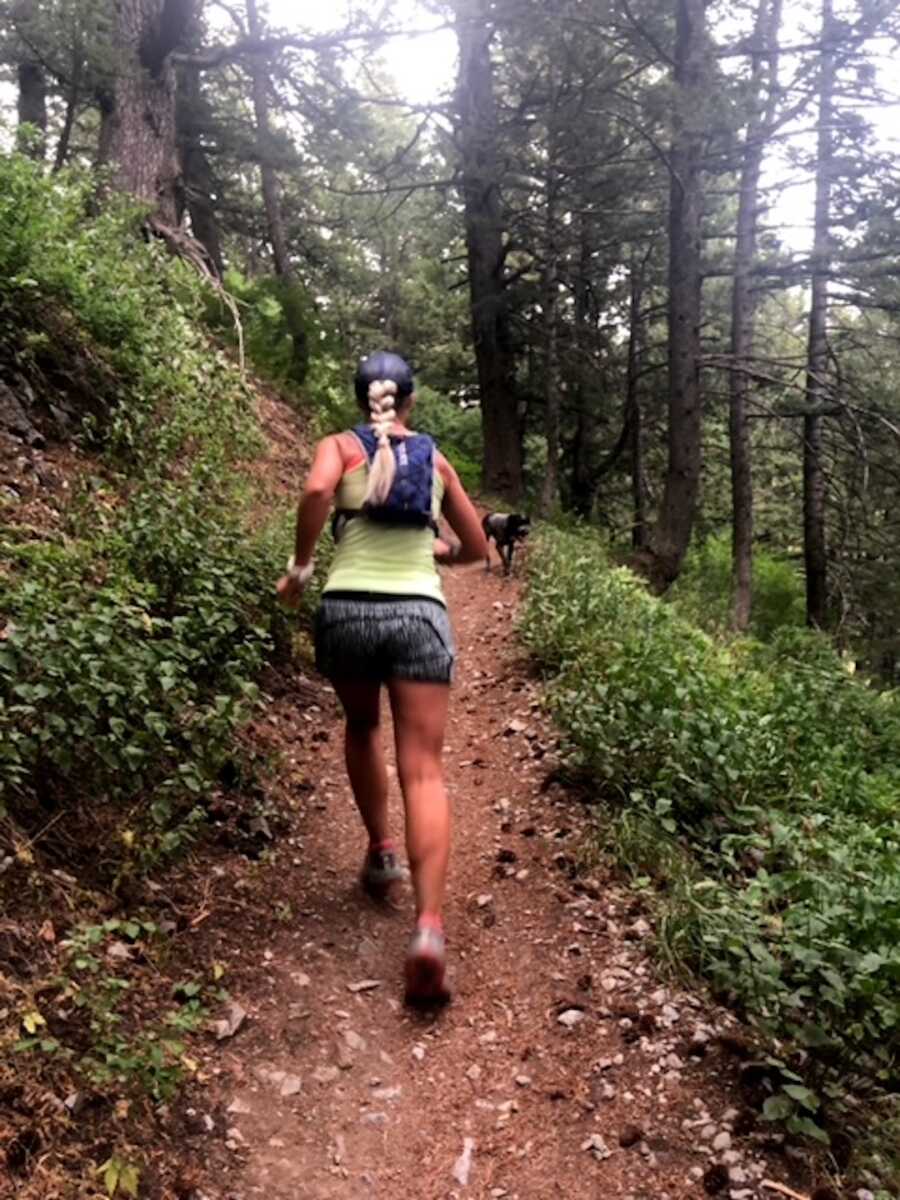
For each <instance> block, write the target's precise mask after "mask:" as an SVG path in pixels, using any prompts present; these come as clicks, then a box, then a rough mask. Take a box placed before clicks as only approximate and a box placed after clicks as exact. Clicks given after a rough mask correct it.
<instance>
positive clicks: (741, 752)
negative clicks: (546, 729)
mask: <svg viewBox="0 0 900 1200" xmlns="http://www.w3.org/2000/svg"><path fill="white" fill-rule="evenodd" d="M531 563H532V568H531V573H530V580H529V591H528V597H527V602H526V606H525V610H524V614H523V618H522V623H521V634H522V637H523V638H524V640H525V642H526V644H527V645H528V646H529V647H530V649H531V651H532V654H533V655H534V657H535V659H536V661H537V662H538V664H539V665H540V666H541V667H542V669H543V670H544V672H545V673H546V675H547V677H548V702H549V705H550V708H551V710H552V712H553V714H554V716H555V718H556V720H557V722H558V723H559V725H560V727H561V728H562V730H563V731H564V733H565V735H566V738H567V740H568V746H569V752H570V754H571V755H572V757H573V758H574V759H575V760H576V761H577V763H578V765H579V768H580V769H581V770H582V771H587V772H588V773H589V774H590V776H591V777H592V778H593V780H594V782H595V786H596V792H597V798H598V801H604V802H606V803H607V804H608V805H609V807H610V809H611V819H610V820H609V821H608V822H604V823H598V828H599V829H601V830H603V834H602V836H603V837H604V840H605V843H606V845H607V846H609V847H611V848H612V849H613V850H614V851H615V852H617V853H618V854H619V856H620V858H621V859H622V861H623V862H624V864H625V865H626V867H627V868H628V869H629V870H630V871H631V872H632V873H633V874H634V875H635V876H636V877H649V878H651V879H652V880H654V882H655V885H656V888H657V890H658V894H659V898H660V905H661V919H660V938H659V941H660V946H661V949H662V951H663V953H665V954H666V956H667V957H668V959H669V961H670V962H671V963H672V964H673V965H675V966H679V967H681V968H682V969H685V968H686V969H690V970H693V971H696V972H699V973H701V974H702V975H704V976H705V977H706V978H708V979H709V980H710V981H711V983H712V985H713V987H714V989H715V991H716V992H717V993H718V994H719V995H720V996H722V997H723V998H725V999H728V1000H730V1001H731V1002H732V1003H733V1004H735V1005H737V1006H738V1007H739V1008H740V1009H741V1010H742V1011H743V1012H744V1014H745V1016H746V1017H747V1019H748V1020H749V1021H751V1022H752V1023H753V1024H754V1025H755V1026H756V1027H757V1029H758V1030H759V1031H760V1034H761V1035H762V1036H764V1037H765V1038H768V1039H769V1040H770V1041H771V1043H772V1044H776V1043H778V1042H783V1043H786V1044H787V1045H789V1046H791V1047H793V1049H794V1051H795V1052H796V1053H797V1054H798V1058H797V1062H796V1063H795V1067H796V1065H797V1064H799V1063H801V1062H802V1063H805V1067H804V1069H803V1071H802V1072H801V1073H796V1074H792V1073H791V1072H792V1071H793V1070H794V1067H792V1066H791V1065H790V1064H784V1065H783V1066H782V1068H781V1070H780V1074H779V1078H781V1080H782V1086H781V1090H780V1091H779V1092H777V1094H776V1095H774V1096H773V1097H772V1100H771V1101H770V1103H769V1105H768V1107H767V1112H766V1115H767V1116H768V1117H770V1118H772V1119H776V1118H777V1119H779V1120H783V1121H785V1122H787V1124H788V1126H789V1128H791V1129H792V1130H793V1131H795V1132H802V1133H805V1134H807V1135H809V1136H813V1137H821V1136H824V1135H823V1125H822V1122H821V1114H822V1103H821V1102H822V1097H823V1096H824V1095H825V1092H824V1090H823V1089H824V1088H825V1087H826V1085H827V1084H828V1082H829V1081H830V1080H831V1079H832V1077H833V1072H834V1071H835V1069H836V1068H839V1067H842V1068H844V1070H845V1071H847V1072H852V1074H853V1075H854V1076H855V1075H857V1074H858V1073H859V1072H860V1071H863V1072H864V1073H865V1074H866V1075H867V1076H868V1079H869V1080H870V1082H871V1083H873V1084H875V1085H876V1086H879V1087H881V1088H885V1089H888V1088H891V1087H894V1086H895V1085H896V1080H897V1078H898V1072H900V989H898V986H897V984H898V980H900V949H898V946H900V909H898V906H897V895H898V893H900V834H898V824H897V816H898V796H900V698H898V696H897V695H896V694H894V693H890V692H878V691H876V690H875V689H873V688H872V687H869V686H867V685H866V683H865V681H863V680H860V679H859V678H857V677H856V676H855V675H854V674H853V672H852V670H850V669H848V664H847V663H846V662H845V661H844V660H843V659H842V658H841V657H840V656H839V655H838V654H837V653H836V652H835V651H834V650H833V649H832V647H831V646H830V645H829V643H828V642H827V641H826V639H824V638H823V637H822V636H820V635H817V634H813V633H810V632H808V631H806V630H802V629H796V628H792V627H791V626H790V624H788V625H787V626H786V627H785V628H783V629H781V630H780V631H776V632H774V633H773V636H772V637H771V640H770V641H769V642H768V644H764V643H755V642H752V641H748V640H746V639H744V640H735V641H726V640H722V639H721V638H720V639H718V640H715V639H713V638H712V637H710V636H709V635H707V634H705V633H703V632H701V631H700V630H698V629H697V628H696V626H694V625H692V624H691V623H690V622H689V621H687V620H686V619H685V618H684V616H683V615H682V613H681V611H680V607H681V606H680V605H673V604H670V603H666V602H662V601H660V600H658V599H655V598H654V597H652V596H651V595H649V594H648V593H647V591H646V590H645V589H644V587H643V585H642V584H641V583H640V582H639V581H638V580H637V579H636V578H635V577H634V576H632V575H631V574H630V573H629V572H628V571H626V570H624V569H623V568H619V567H614V566H613V565H611V563H610V562H609V561H608V559H607V557H606V555H605V552H604V550H603V549H602V547H601V545H600V542H599V540H598V539H597V538H596V536H595V535H593V534H591V533H589V532H585V531H581V532H578V531H571V532H562V531H559V530H552V529H543V530H542V531H541V532H540V533H539V534H538V544H537V546H536V548H535V551H534V553H533V554H532V556H531ZM798 1070H799V1068H798ZM801 1074H802V1077H801Z"/></svg>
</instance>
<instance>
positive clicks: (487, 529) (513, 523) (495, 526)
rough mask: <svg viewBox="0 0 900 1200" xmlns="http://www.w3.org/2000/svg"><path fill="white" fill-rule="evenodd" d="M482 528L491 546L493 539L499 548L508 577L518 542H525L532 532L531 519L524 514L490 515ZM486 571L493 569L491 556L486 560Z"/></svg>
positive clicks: (504, 572)
mask: <svg viewBox="0 0 900 1200" xmlns="http://www.w3.org/2000/svg"><path fill="white" fill-rule="evenodd" d="M481 528H482V529H483V530H484V535H485V537H486V538H487V539H488V543H489V544H490V540H491V538H493V539H494V542H495V543H496V546H497V551H498V553H499V555H500V558H501V560H502V562H503V574H504V575H508V574H509V572H510V570H511V569H512V557H513V551H514V550H515V548H516V542H524V541H525V539H526V538H527V537H528V534H529V531H530V530H531V518H530V517H526V516H523V515H522V513H488V515H487V516H486V517H485V518H484V520H483V521H482V522H481ZM484 569H485V570H486V571H489V570H490V569H491V560H490V556H488V558H487V559H485V564H484Z"/></svg>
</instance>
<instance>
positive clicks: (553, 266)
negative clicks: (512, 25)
mask: <svg viewBox="0 0 900 1200" xmlns="http://www.w3.org/2000/svg"><path fill="white" fill-rule="evenodd" d="M556 144H557V139H556V113H555V111H554V112H551V115H550V128H549V129H548V131H547V200H546V205H545V210H544V243H545V254H546V256H547V261H546V266H545V269H544V286H543V289H542V290H543V309H544V388H543V391H544V432H545V435H546V439H547V467H546V470H545V471H544V478H543V481H542V483H541V497H540V513H541V516H543V517H550V516H552V514H553V511H554V509H555V508H556V506H557V504H558V503H559V426H560V393H559V385H560V379H559V361H558V314H557V308H558V295H559V282H558V278H557V272H558V269H559V262H558V249H557V229H556V219H557V192H558V188H559V178H558V175H557V170H556Z"/></svg>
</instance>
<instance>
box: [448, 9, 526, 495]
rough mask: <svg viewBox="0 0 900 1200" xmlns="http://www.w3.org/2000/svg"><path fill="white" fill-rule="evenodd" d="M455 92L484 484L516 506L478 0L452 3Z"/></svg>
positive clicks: (490, 116) (509, 371)
mask: <svg viewBox="0 0 900 1200" xmlns="http://www.w3.org/2000/svg"><path fill="white" fill-rule="evenodd" d="M457 11H458V14H459V17H460V19H459V21H458V22H457V37H458V40H459V78H458V82H457V90H456V119H457V138H458V143H459V149H460V157H461V164H460V174H461V189H462V195H463V203H464V218H465V233H466V251H467V258H468V266H469V295H470V301H471V308H472V338H473V343H474V349H475V361H476V365H477V368H478V389H479V397H480V402H481V423H482V430H483V433H484V462H483V464H482V484H483V486H484V488H485V490H486V491H488V492H492V493H494V494H496V495H498V496H502V497H504V498H506V499H508V500H510V501H512V502H516V501H517V500H518V499H519V498H520V496H521V494H522V434H521V428H520V422H519V411H518V398H517V389H516V360H515V352H514V348H513V341H512V334H511V330H510V322H509V314H508V312H507V307H506V299H507V298H506V280H505V265H504V263H505V251H504V246H503V213H502V205H501V200H500V172H499V164H498V160H497V137H498V133H497V109H496V101H495V97H494V82H493V66H492V64H491V55H490V42H491V30H490V28H489V27H488V25H487V10H486V7H485V5H484V4H483V0H469V2H468V3H461V4H459V5H458V9H457Z"/></svg>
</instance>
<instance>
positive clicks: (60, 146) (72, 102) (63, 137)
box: [53, 61, 82, 173]
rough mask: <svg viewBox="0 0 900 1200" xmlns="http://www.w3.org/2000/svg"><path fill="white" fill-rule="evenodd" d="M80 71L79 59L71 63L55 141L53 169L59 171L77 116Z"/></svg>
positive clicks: (66, 158) (61, 167)
mask: <svg viewBox="0 0 900 1200" xmlns="http://www.w3.org/2000/svg"><path fill="white" fill-rule="evenodd" d="M81 72H82V63H81V62H80V61H78V62H75V63H74V64H73V70H72V80H71V82H70V84H69V90H68V93H67V95H66V115H65V117H64V118H63V126H62V129H61V130H60V134H59V140H58V141H57V143H56V153H55V155H54V156H53V171H54V173H56V172H57V171H61V170H62V169H63V167H64V166H65V165H66V163H67V162H68V160H69V148H70V147H71V145H72V131H73V129H74V128H75V118H76V117H77V116H78V105H79V104H80V103H81Z"/></svg>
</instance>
